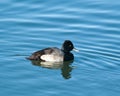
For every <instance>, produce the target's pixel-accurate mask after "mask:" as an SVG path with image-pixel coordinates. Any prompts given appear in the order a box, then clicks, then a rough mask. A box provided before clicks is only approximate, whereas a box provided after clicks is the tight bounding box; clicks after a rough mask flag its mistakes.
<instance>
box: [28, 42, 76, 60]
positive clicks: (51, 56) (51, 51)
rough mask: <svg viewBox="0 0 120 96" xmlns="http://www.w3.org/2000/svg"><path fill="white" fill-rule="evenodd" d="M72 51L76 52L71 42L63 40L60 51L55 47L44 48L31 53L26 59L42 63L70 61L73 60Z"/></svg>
mask: <svg viewBox="0 0 120 96" xmlns="http://www.w3.org/2000/svg"><path fill="white" fill-rule="evenodd" d="M72 50H77V49H75V48H74V45H73V43H72V41H70V40H65V41H64V42H63V44H62V48H61V49H59V48H57V47H48V48H44V49H42V50H38V51H36V52H34V53H32V55H31V56H29V57H28V58H27V59H29V60H37V61H43V62H64V61H71V60H74V55H73V54H72V53H71V51H72Z"/></svg>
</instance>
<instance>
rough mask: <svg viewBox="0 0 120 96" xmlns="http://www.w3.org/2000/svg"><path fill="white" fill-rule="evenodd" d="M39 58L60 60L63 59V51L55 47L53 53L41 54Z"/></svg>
mask: <svg viewBox="0 0 120 96" xmlns="http://www.w3.org/2000/svg"><path fill="white" fill-rule="evenodd" d="M41 59H42V60H45V61H50V62H61V61H63V59H64V53H63V52H62V51H61V50H59V49H57V48H56V49H54V52H53V53H51V54H45V55H42V56H41Z"/></svg>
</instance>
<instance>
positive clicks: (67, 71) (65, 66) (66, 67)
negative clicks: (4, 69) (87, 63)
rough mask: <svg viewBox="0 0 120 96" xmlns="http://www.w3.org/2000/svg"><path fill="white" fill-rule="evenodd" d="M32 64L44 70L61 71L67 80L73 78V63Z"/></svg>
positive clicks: (34, 62) (35, 62)
mask: <svg viewBox="0 0 120 96" xmlns="http://www.w3.org/2000/svg"><path fill="white" fill-rule="evenodd" d="M31 62H32V64H33V65H35V66H41V67H43V68H48V69H61V75H62V76H63V78H65V79H69V78H71V71H72V69H73V68H72V66H71V64H72V63H73V60H72V61H67V62H42V61H35V60H31Z"/></svg>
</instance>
